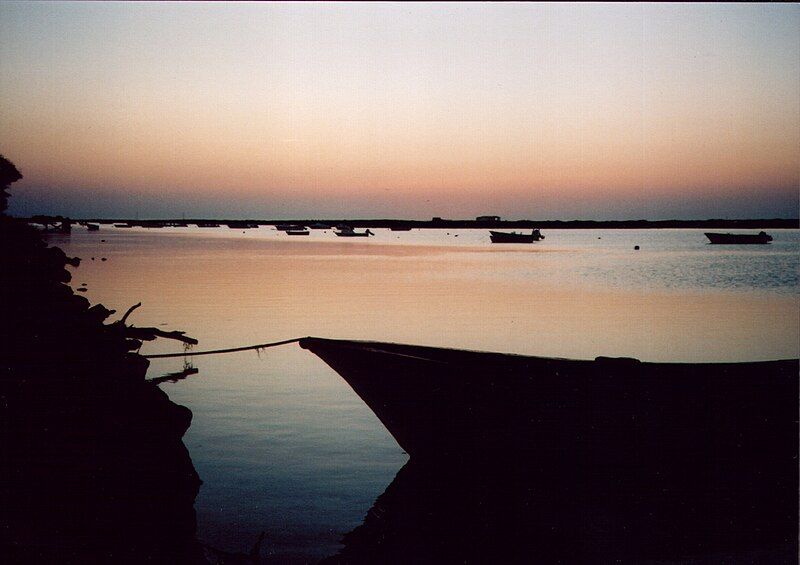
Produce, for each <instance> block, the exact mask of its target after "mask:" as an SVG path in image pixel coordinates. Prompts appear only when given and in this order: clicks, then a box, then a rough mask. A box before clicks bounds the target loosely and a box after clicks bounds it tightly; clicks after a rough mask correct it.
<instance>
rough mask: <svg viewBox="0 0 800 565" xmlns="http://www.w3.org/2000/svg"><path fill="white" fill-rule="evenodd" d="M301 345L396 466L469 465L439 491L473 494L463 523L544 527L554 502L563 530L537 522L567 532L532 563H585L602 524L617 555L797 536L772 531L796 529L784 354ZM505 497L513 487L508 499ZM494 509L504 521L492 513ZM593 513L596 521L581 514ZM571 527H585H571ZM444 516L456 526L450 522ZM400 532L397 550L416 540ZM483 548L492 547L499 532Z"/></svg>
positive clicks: (790, 363) (793, 374) (789, 369)
mask: <svg viewBox="0 0 800 565" xmlns="http://www.w3.org/2000/svg"><path fill="white" fill-rule="evenodd" d="M300 345H301V346H302V347H303V348H305V349H308V350H310V351H312V352H313V353H315V354H316V355H317V356H319V357H320V358H321V359H322V360H323V361H325V362H326V363H327V364H328V365H329V366H330V367H332V368H333V369H334V370H335V371H336V372H337V373H339V374H340V375H341V376H342V378H344V380H345V381H346V382H347V383H348V384H349V385H350V386H351V387H352V388H353V390H354V391H355V392H356V394H358V396H360V397H361V398H362V399H363V400H364V402H365V403H366V404H367V405H368V406H369V407H370V408H371V409H372V411H373V412H374V413H375V415H376V416H377V417H378V419H379V420H380V421H381V422H382V423H383V424H384V426H385V427H386V428H387V429H388V431H389V432H390V433H391V434H392V436H393V437H394V438H395V439H396V440H397V442H398V444H399V445H400V446H401V447H402V448H403V449H404V450H405V451H406V452H407V453H408V454H410V455H411V464H415V463H416V464H417V465H423V466H424V468H428V469H452V470H453V473H454V476H455V477H456V478H457V477H460V476H464V474H466V473H470V472H471V473H473V475H466V476H467V477H473V478H470V479H466V480H464V483H465V484H463V485H457V486H456V487H454V488H455V491H454V493H453V494H452V497H451V498H448V500H476V501H477V502H476V504H477V510H476V511H475V514H474V516H475V519H476V520H478V523H480V524H487V523H491V524H492V527H494V528H495V529H496V530H499V531H501V532H503V531H504V530H503V527H504V526H506V527H511V526H512V525H513V526H514V528H515V529H514V531H517V529H516V528H517V523H518V522H517V521H514V520H520V522H519V524H521V525H522V526H525V527H527V525H528V524H530V529H529V531H527V533H526V534H525V535H524V536H523V537H522V538H521V539H518V540H515V543H517V544H518V543H525V542H526V540H527V539H528V536H530V535H533V534H536V535H545V534H548V533H551V532H552V531H553V528H551V526H552V524H551V523H550V521H549V520H550V519H551V518H552V516H553V515H554V514H553V513H554V512H555V513H559V514H556V515H558V516H559V520H560V522H559V523H560V524H561V525H562V526H563V528H564V529H563V530H560V531H561V534H559V535H556V536H555V537H547V536H546V535H545V537H544V538H543V539H544V541H545V542H547V545H546V546H545V548H547V547H553V546H552V545H551V544H552V543H555V542H559V540H560V541H561V542H565V543H567V545H565V546H563V547H559V548H557V551H556V553H555V557H558V559H551V560H548V559H545V560H543V562H546V563H550V562H552V563H556V562H559V563H561V562H596V555H595V554H593V553H591V551H597V550H598V546H597V543H596V540H597V539H605V538H604V537H603V536H605V535H610V536H611V538H610V539H613V540H615V541H614V543H611V544H605V545H603V548H604V550H611V549H613V548H618V547H624V548H625V551H633V552H638V553H637V554H636V559H633V558H630V555H629V556H628V557H629V559H628V560H627V561H626V560H624V559H623V560H622V561H625V562H640V561H642V560H645V559H644V558H645V557H646V558H648V559H650V558H652V557H653V555H652V554H653V552H663V553H673V552H674V553H676V554H682V555H683V556H684V557H685V556H686V555H693V554H695V553H698V552H708V551H731V552H732V551H734V550H735V549H737V548H740V547H761V548H763V547H770V545H769V544H776V543H777V544H781V543H785V544H786V548H787V549H786V551H787V554H792V552H793V551H794V550H795V549H796V546H797V544H796V541H795V542H786V541H785V540H791V539H793V538H795V539H796V531H797V524H798V518H797V516H798V500H797V483H798V467H797V456H798V424H797V398H798V360H796V359H790V360H778V361H760V362H748V363H648V362H640V361H638V360H636V359H628V358H602V357H599V358H596V359H594V360H569V359H555V358H544V357H529V356H521V355H510V354H503V353H485V352H474V351H462V350H454V349H442V348H435V347H421V346H414V345H399V344H391V343H378V342H359V341H345V340H330V339H321V338H312V337H309V338H305V339H302V340H300ZM484 477H488V478H487V481H488V485H490V486H491V485H499V484H503V482H504V481H505V482H508V481H512V480H515V477H516V478H517V479H518V480H519V481H520V483H519V492H517V493H514V492H513V489H509V491H510V492H504V491H501V492H499V493H498V494H497V496H495V497H493V496H491V495H487V490H486V488H482V487H476V486H475V484H473V483H474V482H476V481H477V483H478V484H479V483H480V481H482V480H483V478H484ZM522 477H525V479H523V478H522ZM446 484H448V485H449V484H456V481H454V480H453V479H447V481H446ZM416 486H419V485H416ZM423 487H424V485H423ZM391 488H392V487H390V489H389V490H391ZM415 488H416V487H415ZM442 488H443V487H442ZM440 490H441V489H440V487H436V489H428V490H426V489H425V488H422V487H420V488H419V490H418V491H416V492H419V493H425V494H424V496H430V495H431V493H434V492H435V493H439V492H440ZM387 492H388V490H387ZM549 493H551V494H552V501H553V502H552V503H550V502H548V501H549V500H550V499H549V498H547V497H548V494H549ZM383 496H384V500H385V497H386V494H384V495H383ZM515 496H516V497H527V498H526V499H524V500H525V502H524V503H523V504H520V505H519V506H513V502H512V501H513V500H514V499H515V498H514V497H515ZM543 497H544V498H543ZM379 500H380V499H379ZM487 501H488V502H487ZM493 501H494V502H493ZM487 503H488V504H500V506H499V510H498V513H496V514H492V513H491V512H490V513H487ZM409 507H410V506H409V504H408V503H407V500H406V499H404V500H403V508H405V509H408V508H409ZM506 508H510V512H511V514H510V515H511V516H514V517H515V518H514V519H509V520H504V519H503V515H504V514H503V512H504V511H505V509H506ZM548 509H549V510H548ZM434 510H435V508H434ZM450 510H452V508H446V509H445V511H444V512H443V514H444V515H445V516H444V518H445V519H447V520H450V519H452V518H453V514H452V513H451V512H449V511H450ZM467 510H469V508H467ZM424 511H425V514H424V515H425V516H427V515H429V513H430V512H432V510H431V508H429V507H425V508H424ZM598 512H600V513H599V514H597V515H598V516H602V518H601V520H602V522H597V523H594V522H585V521H584V519H585V518H586V516H593V515H595V514H596V513H598ZM421 516H422V514H420V515H419V516H416V515H414V516H405V515H403V516H400V517H399V518H398V522H391V520H389V521H388V522H387V523H405V522H402V519H404V518H409V519H411V520H412V522H413V520H414V518H418V517H421ZM488 516H494V517H495V518H497V516H500V521H499V522H498V521H497V520H495V522H489V520H490V518H489V517H488ZM537 520H538V521H537ZM539 522H541V526H537V524H539ZM599 523H602V528H603V529H601V530H600V531H599V532H595V529H594V528H596V527H597V524H599ZM640 525H641V527H639V526H640ZM583 527H586V528H588V530H587V531H590V532H595V533H596V535H597V536H600V537H599V538H597V537H592V536H591V535H590V536H589V537H588V538H586V537H585V536H582V535H579V534H578V533H579V532H581V531H582V530H581V528H583ZM606 528H609V529H608V530H606ZM455 530H457V533H458V539H461V540H463V539H464V538H463V531H465V530H464V529H460V528H455ZM612 530H613V531H616V532H617V534H615V535H611V534H610V532H611V531H612ZM606 532H609V533H608V534H606ZM380 534H381V540H383V539H385V538H387V535H395V533H394V532H391V531H388V532H387V531H384V530H381V531H380ZM384 534H387V535H384ZM592 535H594V534H592ZM617 536H618V537H617ZM424 539H429V538H424ZM437 539H438V538H437ZM586 539H588V540H590V541H589V542H588V543H587V545H586V547H584V548H583V549H582V550H581V552H582V551H584V550H585V551H590V553H589V554H587V555H583V556H582V558H580V559H577V558H576V559H575V560H571V559H566V560H565V559H564V555H569V548H570V547H573V545H572V544H574V543H576V542H577V541H580V540H586ZM638 539H641V540H642V543H641V544H640V547H637V541H636V540H638ZM415 540H416V541H415ZM570 540H571V542H570ZM591 540H595V541H594V542H592V541H591ZM399 541H400V542H402V543H403V544H405V545H403V547H404V548H406V547H409V543H420V542H419V540H418V539H417V538H413V537H412V538H411V539H410V541H409V539H407V538H406V539H400V540H399ZM381 543H383V542H381ZM620 544H624V545H620ZM534 545H536V544H534ZM426 547H427V546H426ZM481 547H482V546H481ZM490 547H492V546H490ZM498 547H499V551H500V553H499V554H498V555H502V550H503V547H504V544H502V543H501V544H499V546H498ZM515 547H518V545H515ZM370 548H371V549H374V546H370ZM423 549H424V548H423ZM495 549H496V548H493V547H492V551H490V552H489V553H490V554H492V555H494V551H495ZM539 551H541V549H539ZM614 551H616V550H614ZM614 551H612V552H611V553H614ZM794 554H795V555H796V551H794ZM370 555H372V554H370ZM592 555H594V558H591V556H592ZM617 557H618V556H617ZM718 557H719V556H717V557H716V558H714V559H712V560H710V561H700V562H703V563H706V562H708V563H711V562H721V561H720V559H719V558H718ZM734 561H737V559H732V562H734ZM367 562H368V561H367ZM509 562H528V561H527V560H512V561H509ZM693 562H694V561H693ZM775 562H780V561H775Z"/></svg>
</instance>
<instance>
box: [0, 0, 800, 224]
mask: <svg viewBox="0 0 800 565" xmlns="http://www.w3.org/2000/svg"><path fill="white" fill-rule="evenodd" d="M799 30H800V6H798V5H796V4H794V5H792V4H790V5H786V4H783V5H774V4H728V5H718V4H703V5H694V4H647V5H629V4H624V5H623V4H532V3H521V4H427V3H416V4H399V3H391V4H390V3H373V4H356V3H343V4H336V3H285V4H276V3H263V4H262V3H253V4H244V3H198V4H193V3H178V4H169V3H49V2H46V3H15V2H4V3H1V4H0V73H2V76H3V77H4V78H3V80H2V81H0V131H2V132H3V135H2V141H1V142H0V152H2V153H3V154H5V155H6V156H7V157H8V158H10V159H11V160H12V161H14V162H15V163H16V164H17V165H18V167H19V168H20V170H21V171H22V172H23V174H25V177H26V179H25V180H24V181H22V182H21V183H19V185H18V186H15V187H14V191H13V192H14V193H15V195H16V196H15V198H13V199H12V201H11V202H12V211H14V212H15V213H19V214H27V213H36V212H53V213H56V212H58V213H65V214H70V215H75V216H80V215H88V216H96V215H114V216H126V215H134V214H136V213H138V214H139V215H140V216H141V217H147V216H179V215H182V214H186V215H187V216H213V215H222V216H234V215H241V216H248V217H282V216H283V217H286V216H316V217H322V216H339V217H341V216H360V217H365V216H381V217H388V216H392V217H421V218H425V217H429V216H432V215H439V216H449V217H471V216H474V215H478V214H483V213H496V214H501V215H504V216H511V217H535V218H557V217H585V218H610V217H650V218H663V217H711V216H740V217H743V216H796V215H797V207H798V187H799V186H800V149H798V148H799V147H800V31H799Z"/></svg>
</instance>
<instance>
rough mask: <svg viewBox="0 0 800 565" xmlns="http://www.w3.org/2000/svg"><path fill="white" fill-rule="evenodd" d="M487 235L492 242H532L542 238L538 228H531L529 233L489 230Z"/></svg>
mask: <svg viewBox="0 0 800 565" xmlns="http://www.w3.org/2000/svg"><path fill="white" fill-rule="evenodd" d="M489 237H490V239H491V240H492V243H533V242H534V241H539V240H541V239H544V236H543V235H542V234H541V232H540V231H539V230H532V231H531V233H517V232H511V233H508V232H502V231H491V230H489Z"/></svg>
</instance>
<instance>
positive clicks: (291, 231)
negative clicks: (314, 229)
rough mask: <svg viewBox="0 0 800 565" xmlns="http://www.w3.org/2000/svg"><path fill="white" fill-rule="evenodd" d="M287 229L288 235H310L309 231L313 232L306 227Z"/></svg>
mask: <svg viewBox="0 0 800 565" xmlns="http://www.w3.org/2000/svg"><path fill="white" fill-rule="evenodd" d="M285 231H286V235H308V234H309V233H311V232H309V231H308V230H307V229H305V228H294V229H289V230H285Z"/></svg>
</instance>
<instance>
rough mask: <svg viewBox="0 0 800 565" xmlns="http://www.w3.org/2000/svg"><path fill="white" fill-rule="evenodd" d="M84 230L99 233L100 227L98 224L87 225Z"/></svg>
mask: <svg viewBox="0 0 800 565" xmlns="http://www.w3.org/2000/svg"><path fill="white" fill-rule="evenodd" d="M86 229H87V230H89V231H100V225H99V224H90V223H87V224H86Z"/></svg>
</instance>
